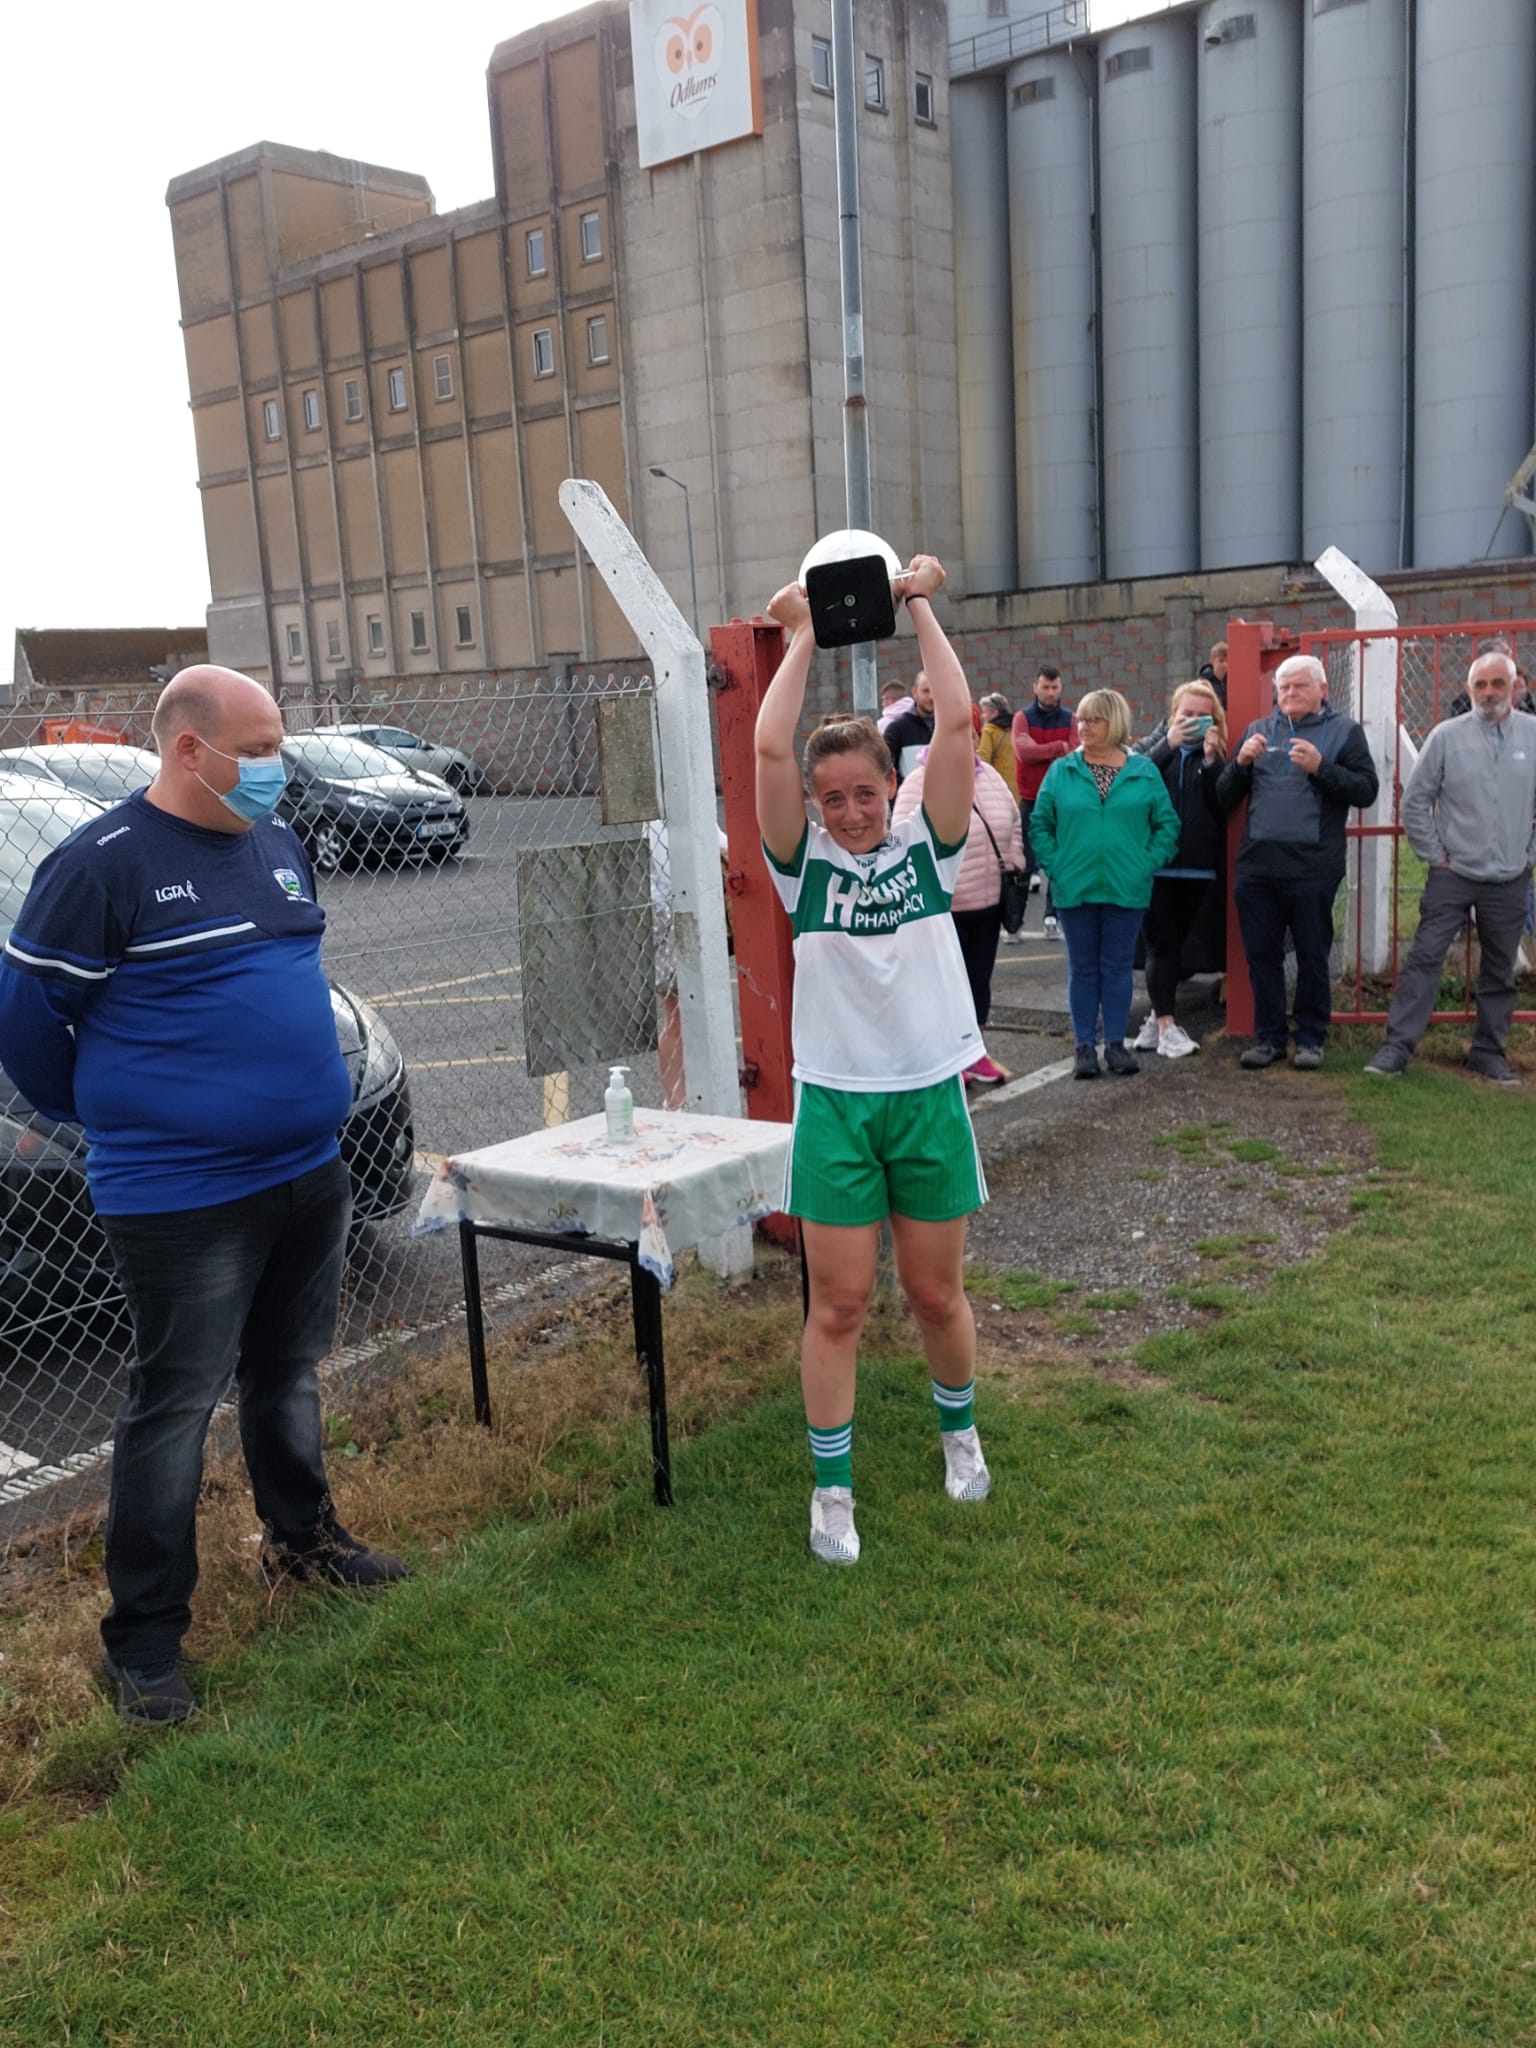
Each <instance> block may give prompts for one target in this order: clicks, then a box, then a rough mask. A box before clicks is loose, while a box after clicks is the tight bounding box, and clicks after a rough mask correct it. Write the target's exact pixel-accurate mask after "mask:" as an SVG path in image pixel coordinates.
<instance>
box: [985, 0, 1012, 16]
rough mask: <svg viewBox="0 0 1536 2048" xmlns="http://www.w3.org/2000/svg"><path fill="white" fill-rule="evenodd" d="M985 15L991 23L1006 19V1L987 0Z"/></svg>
mask: <svg viewBox="0 0 1536 2048" xmlns="http://www.w3.org/2000/svg"><path fill="white" fill-rule="evenodd" d="M987 14H988V17H989V19H991V20H992V21H1006V20H1007V19H1008V0H987Z"/></svg>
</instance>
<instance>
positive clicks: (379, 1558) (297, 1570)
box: [261, 1522, 411, 1592]
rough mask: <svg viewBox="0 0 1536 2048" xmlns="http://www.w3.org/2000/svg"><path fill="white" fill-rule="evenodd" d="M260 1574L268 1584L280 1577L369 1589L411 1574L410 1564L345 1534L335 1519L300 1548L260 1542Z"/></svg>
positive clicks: (270, 1584) (387, 1584)
mask: <svg viewBox="0 0 1536 2048" xmlns="http://www.w3.org/2000/svg"><path fill="white" fill-rule="evenodd" d="M261 1570H262V1576H263V1577H264V1578H265V1579H266V1582H267V1584H268V1585H269V1586H275V1585H277V1584H278V1582H279V1581H280V1580H282V1579H298V1580H300V1581H302V1582H303V1583H305V1584H307V1585H316V1584H318V1585H326V1586H348V1587H352V1588H355V1589H359V1590H362V1591H369V1592H371V1591H372V1590H373V1589H374V1588H375V1587H378V1586H394V1585H398V1584H399V1582H400V1581H401V1580H402V1579H408V1578H409V1577H410V1576H411V1573H410V1567H409V1566H408V1565H404V1564H402V1563H401V1562H400V1560H399V1558H398V1557H391V1556H390V1555H389V1553H388V1552H387V1551H384V1550H370V1549H369V1548H368V1545H367V1544H366V1543H359V1542H358V1540H357V1538H356V1537H355V1536H350V1535H348V1533H347V1531H346V1530H345V1529H343V1528H342V1526H341V1524H340V1523H339V1522H331V1523H329V1524H327V1525H326V1526H324V1527H323V1528H321V1529H318V1530H317V1531H316V1532H315V1540H314V1541H313V1542H312V1543H307V1544H305V1545H304V1547H303V1548H302V1549H300V1548H298V1547H296V1546H293V1545H289V1544H286V1543H277V1542H273V1541H269V1542H267V1543H264V1544H263V1545H262V1551H261Z"/></svg>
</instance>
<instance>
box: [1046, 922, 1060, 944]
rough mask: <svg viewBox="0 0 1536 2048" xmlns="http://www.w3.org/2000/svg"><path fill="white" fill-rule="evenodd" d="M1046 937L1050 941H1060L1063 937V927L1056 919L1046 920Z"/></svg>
mask: <svg viewBox="0 0 1536 2048" xmlns="http://www.w3.org/2000/svg"><path fill="white" fill-rule="evenodd" d="M1045 936H1046V937H1047V938H1048V939H1059V938H1060V937H1061V926H1060V925H1059V924H1058V923H1057V922H1056V920H1055V918H1054V917H1048V918H1047V919H1046V920H1045Z"/></svg>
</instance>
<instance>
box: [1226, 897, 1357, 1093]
mask: <svg viewBox="0 0 1536 2048" xmlns="http://www.w3.org/2000/svg"><path fill="white" fill-rule="evenodd" d="M1338 893H1339V878H1338V877H1337V876H1335V877H1331V878H1330V879H1329V880H1327V881H1321V882H1315V881H1285V882H1280V881H1273V880H1271V879H1269V878H1268V877H1267V876H1256V875H1244V874H1239V875H1238V878H1237V883H1236V886H1235V888H1234V889H1233V891H1232V894H1233V897H1234V899H1235V901H1236V903H1237V922H1238V928H1239V930H1240V931H1241V932H1242V935H1243V951H1244V953H1245V954H1246V955H1247V956H1248V979H1249V982H1250V984H1251V985H1252V988H1253V1035H1254V1037H1255V1038H1256V1039H1257V1040H1258V1041H1259V1043H1260V1044H1262V1045H1272V1046H1274V1047H1275V1048H1276V1049H1277V1050H1278V1051H1280V1052H1284V1051H1285V1045H1286V1038H1287V1036H1288V1033H1287V1029H1286V1017H1285V936H1286V933H1287V932H1289V933H1290V936H1291V945H1292V946H1293V948H1294V949H1295V953H1296V998H1295V1022H1296V1043H1297V1044H1298V1045H1315V1046H1318V1047H1321V1046H1322V1045H1323V1044H1324V1043H1325V1042H1326V1040H1327V1037H1328V1026H1329V1023H1330V1022H1331V1021H1332V1017H1333V984H1332V982H1331V981H1330V980H1329V976H1328V953H1329V949H1330V948H1331V946H1332V945H1333V899H1334V897H1335V896H1337V894H1338Z"/></svg>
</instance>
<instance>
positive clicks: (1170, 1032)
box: [1138, 1024, 1200, 1060]
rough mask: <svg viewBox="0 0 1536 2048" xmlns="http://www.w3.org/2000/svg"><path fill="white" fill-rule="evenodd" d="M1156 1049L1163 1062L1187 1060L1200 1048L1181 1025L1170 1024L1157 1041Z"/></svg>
mask: <svg viewBox="0 0 1536 2048" xmlns="http://www.w3.org/2000/svg"><path fill="white" fill-rule="evenodd" d="M1138 1042H1139V1041H1138ZM1157 1049H1158V1052H1159V1053H1160V1054H1161V1055H1162V1057H1163V1058H1164V1059H1165V1060H1183V1059H1188V1057H1189V1055H1190V1054H1191V1053H1192V1052H1198V1051H1199V1050H1200V1046H1199V1043H1198V1041H1197V1040H1195V1039H1193V1038H1191V1037H1190V1035H1189V1033H1188V1032H1187V1031H1186V1030H1185V1029H1184V1026H1183V1025H1182V1024H1170V1025H1169V1026H1168V1029H1167V1030H1166V1031H1165V1032H1163V1034H1162V1036H1161V1037H1160V1038H1159V1039H1158V1041H1157Z"/></svg>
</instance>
